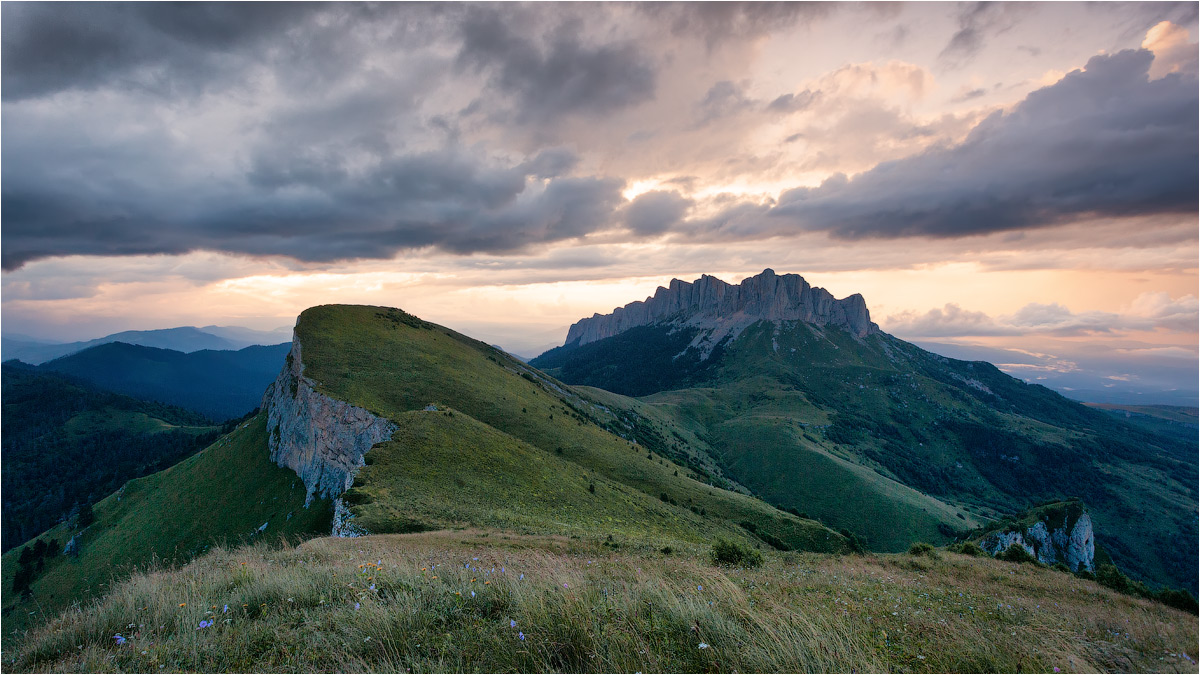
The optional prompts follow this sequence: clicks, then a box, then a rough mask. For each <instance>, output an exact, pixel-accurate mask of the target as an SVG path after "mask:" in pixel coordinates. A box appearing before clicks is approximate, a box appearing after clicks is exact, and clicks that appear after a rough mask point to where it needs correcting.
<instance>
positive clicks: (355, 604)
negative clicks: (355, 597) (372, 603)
mask: <svg viewBox="0 0 1200 675" xmlns="http://www.w3.org/2000/svg"><path fill="white" fill-rule="evenodd" d="M359 607H362V605H360V604H358V603H357V602H356V603H354V609H358V608H359Z"/></svg>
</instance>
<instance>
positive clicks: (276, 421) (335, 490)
mask: <svg viewBox="0 0 1200 675" xmlns="http://www.w3.org/2000/svg"><path fill="white" fill-rule="evenodd" d="M262 407H263V410H265V411H266V413H267V429H268V430H269V431H268V441H267V443H268V446H269V448H270V451H271V461H273V462H275V463H276V464H278V465H279V466H282V467H287V468H289V469H292V470H293V471H295V472H296V475H298V476H300V479H301V480H303V481H304V486H305V487H306V488H307V490H308V494H307V498H306V500H305V505H306V506H307V505H308V504H309V503H310V502H311V501H312V499H313V497H314V496H320V497H327V498H330V499H334V500H336V501H337V502H340V501H341V500H340V496H341V494H342V493H343V492H345V491H346V490H347V489H349V488H350V486H351V484H353V482H354V475H355V474H356V473H358V470H359V469H360V468H361V467H363V466H364V465H365V463H364V461H363V456H364V455H365V454H366V453H367V451H368V450H370V449H371V446H373V445H375V444H376V443H380V442H382V441H386V440H388V439H390V438H391V437H392V434H393V433H395V431H396V425H395V424H393V423H392V422H390V421H388V420H386V419H384V418H382V417H379V416H377V415H374V414H372V413H371V412H370V411H368V410H366V409H364V408H360V407H358V406H354V405H351V404H349V403H346V402H345V401H338V400H336V399H333V398H330V397H329V396H326V395H325V394H322V393H320V392H318V391H317V390H316V388H315V387H314V385H313V382H312V380H310V379H308V378H307V377H305V376H304V362H303V360H302V359H301V347H300V340H299V339H298V338H293V340H292V351H291V353H289V354H288V358H287V363H286V364H285V365H284V368H283V370H282V371H280V373H279V377H277V378H276V379H275V382H273V383H272V384H271V386H270V387H268V388H267V391H266V393H265V394H263V402H262ZM336 506H337V505H335V508H336ZM342 515H343V517H342V518H340V519H339V523H341V528H340V529H342V530H345V531H346V532H349V531H350V528H351V526H349V525H348V523H346V522H345V521H346V520H347V519H348V518H346V516H347V514H345V513H343V514H342ZM338 530H339V527H338V523H335V527H334V534H335V535H338V534H341V533H339V532H338Z"/></svg>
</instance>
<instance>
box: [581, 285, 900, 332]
mask: <svg viewBox="0 0 1200 675" xmlns="http://www.w3.org/2000/svg"><path fill="white" fill-rule="evenodd" d="M759 320H768V321H804V322H806V323H810V324H814V325H818V326H839V327H842V328H845V329H846V330H849V331H850V332H851V333H852V334H854V335H855V336H857V337H865V336H867V335H869V334H871V333H877V332H879V326H877V325H875V324H874V323H872V322H871V316H870V313H869V312H868V311H867V303H866V301H865V300H863V297H862V296H861V295H859V294H857V293H855V294H854V295H851V296H849V297H846V298H843V299H841V300H838V299H837V298H834V297H833V295H832V294H831V293H829V291H826V290H825V289H823V288H814V287H813V286H810V285H809V284H808V282H807V281H805V280H804V278H803V277H801V276H800V275H798V274H784V275H776V274H775V272H774V270H770V269H767V270H763V272H762V274H759V275H757V276H753V277H749V278H747V279H744V280H743V281H742V283H740V284H728V283H726V282H724V281H721V280H720V279H718V278H716V277H711V276H708V275H703V276H701V277H700V278H699V279H697V280H696V281H695V282H693V283H688V282H686V281H681V280H679V279H672V280H671V283H670V286H669V287H668V288H663V287H661V286H660V287H659V289H658V291H657V292H655V294H654V296H653V297H650V298H646V300H644V301H639V302H631V303H629V304H628V305H625V306H624V307H618V308H617V309H615V310H613V312H612V313H611V314H604V315H601V314H595V315H593V316H592V317H591V318H588V319H582V320H580V321H578V322H576V323H575V324H574V325H572V326H571V328H570V330H569V331H567V341H566V344H568V345H571V344H575V345H577V346H578V345H583V344H587V343H589V342H595V341H596V340H603V339H604V338H608V337H612V336H614V335H617V334H618V333H621V332H624V331H626V330H629V329H630V328H634V327H637V326H644V325H648V324H652V323H659V322H665V321H678V322H680V323H682V324H686V325H697V326H703V327H707V328H714V329H716V331H715V332H717V333H720V335H721V336H722V337H736V335H737V334H738V333H740V332H741V330H742V329H743V328H745V327H746V326H748V325H750V324H752V323H754V322H755V321H759Z"/></svg>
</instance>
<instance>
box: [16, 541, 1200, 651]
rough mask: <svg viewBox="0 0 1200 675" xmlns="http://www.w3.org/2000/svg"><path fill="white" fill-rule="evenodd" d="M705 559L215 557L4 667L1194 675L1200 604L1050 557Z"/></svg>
mask: <svg viewBox="0 0 1200 675" xmlns="http://www.w3.org/2000/svg"><path fill="white" fill-rule="evenodd" d="M707 555H708V551H707V550H706V549H704V548H701V547H696V548H694V549H690V550H682V551H675V552H674V553H672V554H670V555H664V554H663V553H661V552H658V551H653V550H649V549H644V550H624V549H622V550H613V549H611V548H609V547H605V546H603V545H600V544H598V543H591V542H587V541H583V540H577V539H567V538H554V537H531V536H521V535H513V534H505V533H501V532H486V531H458V532H446V531H442V532H431V533H421V534H410V535H381V536H373V537H364V538H359V539H317V540H311V541H309V542H306V543H305V544H302V545H301V546H299V547H297V548H295V549H283V550H280V549H272V548H270V547H267V546H264V545H258V546H255V547H248V548H242V549H238V550H232V551H230V550H224V549H218V550H214V551H213V552H211V553H209V554H208V555H206V556H204V557H202V558H200V559H198V560H196V561H194V562H193V563H191V564H189V565H187V566H186V567H184V568H182V569H179V570H176V571H165V572H158V573H152V574H144V575H138V576H135V577H133V578H132V579H131V580H129V581H128V582H127V583H124V584H122V585H120V586H118V587H116V588H115V589H114V590H113V592H112V593H111V594H110V595H109V596H107V597H106V598H103V599H101V600H98V601H96V602H94V603H92V604H90V605H88V606H84V607H79V608H76V609H73V610H70V611H68V612H67V613H66V614H64V615H63V616H62V617H60V618H58V619H56V620H54V621H52V622H51V623H49V624H47V625H45V626H43V627H41V628H38V629H36V630H34V631H31V632H30V633H28V634H27V635H25V636H23V637H22V638H21V639H19V640H16V641H14V642H13V644H12V645H11V646H10V649H9V650H7V651H6V652H5V654H4V662H3V667H4V670H5V671H6V672H10V671H140V672H157V671H171V672H175V671H341V672H347V671H390V672H403V671H405V670H411V671H414V672H416V671H487V672H508V671H524V672H528V671H537V672H543V671H576V672H581V671H587V672H634V671H642V672H652V671H666V672H708V671H725V672H730V671H739V672H747V671H750V672H810V671H827V672H829V671H831V672H848V671H851V670H859V671H863V670H865V671H918V672H949V671H969V672H993V671H1000V672H1019V671H1034V672H1052V671H1054V670H1055V669H1058V670H1061V671H1063V672H1094V671H1151V672H1159V671H1162V672H1197V667H1196V664H1195V662H1194V661H1192V658H1194V656H1195V654H1194V653H1192V650H1194V647H1195V645H1196V642H1197V624H1196V619H1195V617H1193V616H1191V615H1187V614H1184V613H1181V612H1178V611H1175V610H1172V609H1170V608H1167V607H1164V606H1162V605H1159V604H1155V603H1151V602H1148V601H1144V600H1139V599H1135V598H1131V597H1128V596H1122V595H1118V594H1116V593H1113V592H1111V591H1109V590H1107V589H1104V588H1101V587H1100V586H1098V585H1096V584H1094V583H1091V582H1087V581H1082V580H1079V579H1075V578H1073V577H1071V576H1069V575H1065V574H1059V573H1057V572H1054V571H1052V570H1046V569H1037V568H1032V567H1029V566H1020V565H1015V564H1008V563H1002V562H998V561H994V560H983V559H975V558H968V557H965V556H958V555H953V554H943V555H941V556H939V557H937V558H928V557H923V556H922V557H914V556H909V555H896V556H879V557H869V558H861V557H853V556H828V555H819V554H797V553H783V554H779V553H773V554H769V555H768V556H767V561H766V564H765V565H764V566H763V567H761V568H757V569H753V570H746V569H736V568H720V567H713V566H712V565H711V564H710V563H709V562H708V558H707ZM226 607H228V611H226V609H225V608H226ZM208 621H212V622H213V623H212V624H211V625H208V624H207V622H208ZM202 623H203V624H204V627H200V626H201V625H202ZM116 635H120V636H121V638H123V639H124V641H125V642H124V644H118V642H119V641H118V640H117V639H116V638H115V636H116Z"/></svg>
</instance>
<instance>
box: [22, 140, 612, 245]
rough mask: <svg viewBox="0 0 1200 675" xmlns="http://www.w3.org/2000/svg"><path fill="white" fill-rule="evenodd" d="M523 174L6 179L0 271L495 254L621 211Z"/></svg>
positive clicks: (461, 161)
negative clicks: (81, 257)
mask: <svg viewBox="0 0 1200 675" xmlns="http://www.w3.org/2000/svg"><path fill="white" fill-rule="evenodd" d="M4 152H5V159H4V162H5V164H6V165H9V164H11V163H15V162H16V158H15V156H13V155H11V154H10V153H12V152H14V151H13V150H10V148H9V146H8V145H6V146H5V148H4ZM534 164H536V162H535V163H534ZM143 170H145V171H148V173H150V174H152V173H153V168H149V169H148V168H147V167H143ZM535 171H536V169H534V168H532V167H530V168H525V167H523V166H516V167H506V166H502V165H496V164H495V163H490V162H487V161H484V160H481V159H480V158H477V157H472V156H466V155H462V154H459V153H455V152H451V151H442V152H429V153H422V154H417V155H411V156H397V157H389V158H388V159H386V160H382V161H379V162H376V163H375V164H374V165H372V166H371V167H369V168H368V169H365V170H361V169H355V168H351V167H350V166H349V164H348V163H346V162H344V161H342V160H341V159H340V158H339V157H337V156H333V155H320V154H312V153H305V152H298V153H296V154H295V155H293V156H288V157H283V156H275V157H269V158H260V160H258V161H256V162H255V163H254V164H253V165H252V167H251V169H250V170H249V171H248V174H247V176H246V181H245V183H244V184H235V185H232V186H230V185H224V186H218V187H215V188H214V187H212V186H209V187H207V188H205V189H204V190H201V191H195V190H193V189H191V188H190V187H189V186H186V185H175V184H172V183H171V182H170V181H171V179H170V178H169V177H168V178H166V179H156V178H155V177H154V176H152V175H146V174H143V175H138V176H136V177H134V176H123V177H120V178H119V179H117V180H113V181H106V180H99V179H96V178H94V177H90V178H82V179H80V180H78V181H77V182H72V183H63V182H61V181H52V180H48V179H46V178H45V177H44V176H30V177H20V178H16V179H12V180H10V179H9V177H8V176H6V180H5V183H4V188H3V195H2V198H0V217H2V218H3V222H4V249H3V261H2V262H3V266H4V268H5V269H13V268H15V267H19V266H20V265H21V264H23V263H25V262H27V261H29V260H32V259H36V258H40V257H46V256H52V255H71V254H89V255H130V254H146V253H184V252H187V251H192V250H198V249H205V250H217V251H227V252H232V253H243V254H250V255H284V256H290V257H294V258H296V259H299V260H304V261H333V260H342V259H352V258H388V257H391V256H393V255H394V254H395V253H396V252H397V251H400V250H403V249H413V248H421V247H436V248H439V249H441V250H446V251H451V252H455V253H475V252H492V253H498V252H508V251H515V250H519V249H521V248H523V247H526V246H529V245H531V244H539V243H547V242H554V241H561V240H565V239H573V238H577V237H581V236H584V235H586V234H589V233H591V232H594V231H596V230H598V229H602V228H604V227H606V226H608V225H609V224H610V223H611V215H612V214H613V212H614V211H615V210H616V209H617V208H618V206H619V204H620V203H621V202H622V198H621V194H620V190H621V189H622V187H623V183H622V182H621V181H617V180H612V179H603V178H555V179H552V180H549V181H548V182H546V183H544V184H543V183H542V182H541V181H530V180H529V179H528V176H529V175H533V173H534V172H535ZM527 172H528V173H527ZM156 181H157V183H156ZM131 184H141V185H143V186H145V187H144V189H142V190H140V191H138V192H137V193H134V194H130V193H129V192H127V191H126V190H125V189H123V188H124V187H127V186H128V185H131Z"/></svg>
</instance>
